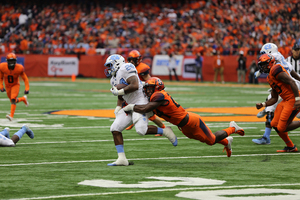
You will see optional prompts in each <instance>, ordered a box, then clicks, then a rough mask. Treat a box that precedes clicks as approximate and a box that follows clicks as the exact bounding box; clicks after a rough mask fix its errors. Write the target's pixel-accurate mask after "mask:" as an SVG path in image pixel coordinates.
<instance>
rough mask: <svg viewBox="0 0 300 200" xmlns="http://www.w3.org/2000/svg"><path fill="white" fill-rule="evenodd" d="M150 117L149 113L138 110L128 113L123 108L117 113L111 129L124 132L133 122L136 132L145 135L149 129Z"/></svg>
mask: <svg viewBox="0 0 300 200" xmlns="http://www.w3.org/2000/svg"><path fill="white" fill-rule="evenodd" d="M148 117H149V114H140V113H137V112H132V113H130V114H126V113H125V112H124V110H123V109H121V110H120V111H119V112H118V113H117V115H116V119H115V121H114V122H113V124H112V125H111V126H110V131H111V132H112V131H118V132H122V131H123V130H124V129H125V128H126V127H128V126H129V125H131V124H132V123H133V124H134V125H135V130H136V132H137V133H138V134H139V135H145V134H146V132H147V130H148Z"/></svg>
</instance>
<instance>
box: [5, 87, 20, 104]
mask: <svg viewBox="0 0 300 200" xmlns="http://www.w3.org/2000/svg"><path fill="white" fill-rule="evenodd" d="M5 89H6V94H7V96H8V98H9V99H10V100H12V99H17V97H18V95H19V91H20V84H16V85H13V86H11V87H6V88H5Z"/></svg>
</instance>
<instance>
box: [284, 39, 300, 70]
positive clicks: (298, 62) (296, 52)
mask: <svg viewBox="0 0 300 200" xmlns="http://www.w3.org/2000/svg"><path fill="white" fill-rule="evenodd" d="M286 61H287V62H289V63H291V65H292V66H293V68H294V70H295V72H297V73H298V74H300V44H299V43H295V44H294V46H293V49H292V56H289V57H288V58H287V59H286Z"/></svg>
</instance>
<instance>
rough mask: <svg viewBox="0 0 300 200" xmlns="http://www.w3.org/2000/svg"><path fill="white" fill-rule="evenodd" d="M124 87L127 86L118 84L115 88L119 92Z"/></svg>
mask: <svg viewBox="0 0 300 200" xmlns="http://www.w3.org/2000/svg"><path fill="white" fill-rule="evenodd" d="M126 86H127V85H126V84H124V83H120V84H118V85H116V88H117V89H118V90H121V89H123V88H124V87H126Z"/></svg>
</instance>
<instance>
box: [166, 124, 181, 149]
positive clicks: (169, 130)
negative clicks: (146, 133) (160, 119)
mask: <svg viewBox="0 0 300 200" xmlns="http://www.w3.org/2000/svg"><path fill="white" fill-rule="evenodd" d="M163 135H164V136H165V137H166V138H168V139H169V140H170V142H171V143H172V144H173V146H175V147H176V146H177V144H178V141H177V137H176V135H175V134H174V132H173V130H172V128H171V127H166V128H164V129H163Z"/></svg>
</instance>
